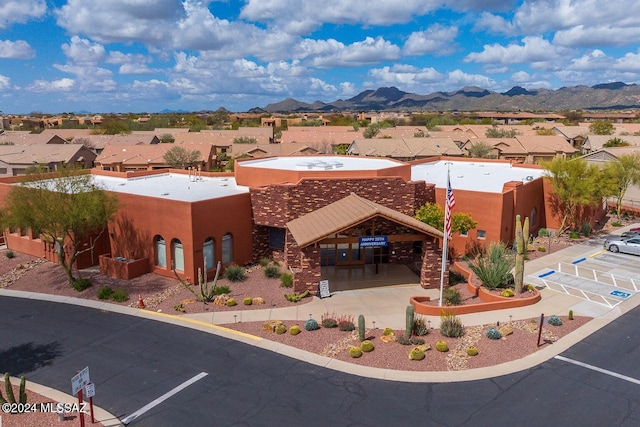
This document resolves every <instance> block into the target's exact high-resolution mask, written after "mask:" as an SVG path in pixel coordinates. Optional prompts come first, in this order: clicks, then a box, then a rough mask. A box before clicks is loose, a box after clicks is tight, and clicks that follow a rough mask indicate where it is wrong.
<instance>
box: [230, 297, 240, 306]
mask: <svg viewBox="0 0 640 427" xmlns="http://www.w3.org/2000/svg"><path fill="white" fill-rule="evenodd" d="M237 304H238V303H237V302H236V300H235V298H229V299H228V300H227V307H233V306H234V305H237Z"/></svg>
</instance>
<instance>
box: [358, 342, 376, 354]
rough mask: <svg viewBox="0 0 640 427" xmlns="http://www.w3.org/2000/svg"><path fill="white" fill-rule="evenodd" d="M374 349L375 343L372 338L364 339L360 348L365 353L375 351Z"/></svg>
mask: <svg viewBox="0 0 640 427" xmlns="http://www.w3.org/2000/svg"><path fill="white" fill-rule="evenodd" d="M373 349H374V347H373V343H372V342H371V341H370V340H364V341H362V344H360V350H362V351H364V352H365V353H369V352H370V351H373Z"/></svg>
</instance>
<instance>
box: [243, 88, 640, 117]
mask: <svg viewBox="0 0 640 427" xmlns="http://www.w3.org/2000/svg"><path fill="white" fill-rule="evenodd" d="M637 108H640V86H639V85H637V84H625V83H622V82H614V83H604V84H598V85H595V86H582V85H581V86H572V87H561V88H559V89H535V90H527V89H525V88H522V87H520V86H514V87H512V88H511V89H509V90H508V91H507V92H503V93H498V92H493V91H490V90H487V89H482V88H479V87H475V86H468V87H464V88H462V89H460V90H456V91H453V92H434V93H431V94H428V95H419V94H415V93H408V92H403V91H401V90H399V89H398V88H396V87H382V88H379V89H376V90H366V91H364V92H361V93H359V94H358V95H356V96H354V97H353V98H349V99H346V100H343V99H338V100H335V101H333V102H329V103H325V102H322V101H316V102H314V103H312V104H308V103H305V102H300V101H297V100H295V99H291V98H287V99H285V100H283V101H280V102H276V103H274V104H269V105H267V106H266V107H264V108H254V109H253V110H251V111H252V112H268V113H276V112H302V111H307V112H314V111H316V112H323V111H324V112H332V111H354V112H357V111H372V110H373V111H425V112H429V111H456V110H459V111H513V112H515V111H567V110H623V109H637Z"/></svg>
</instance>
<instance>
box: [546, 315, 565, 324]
mask: <svg viewBox="0 0 640 427" xmlns="http://www.w3.org/2000/svg"><path fill="white" fill-rule="evenodd" d="M547 323H549V324H550V325H552V326H562V319H560V318H559V317H558V316H556V315H555V314H554V315H552V316H549V320H547Z"/></svg>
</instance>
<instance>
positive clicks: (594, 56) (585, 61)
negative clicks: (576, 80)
mask: <svg viewBox="0 0 640 427" xmlns="http://www.w3.org/2000/svg"><path fill="white" fill-rule="evenodd" d="M612 62H614V61H613V59H612V58H610V57H608V56H607V55H606V54H605V53H604V52H603V51H601V50H600V49H596V50H593V51H591V52H589V53H587V54H585V55H583V56H581V57H579V58H574V59H572V60H571V65H569V66H568V67H567V69H569V70H578V71H595V70H602V69H607V68H609V67H611V63H612Z"/></svg>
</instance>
